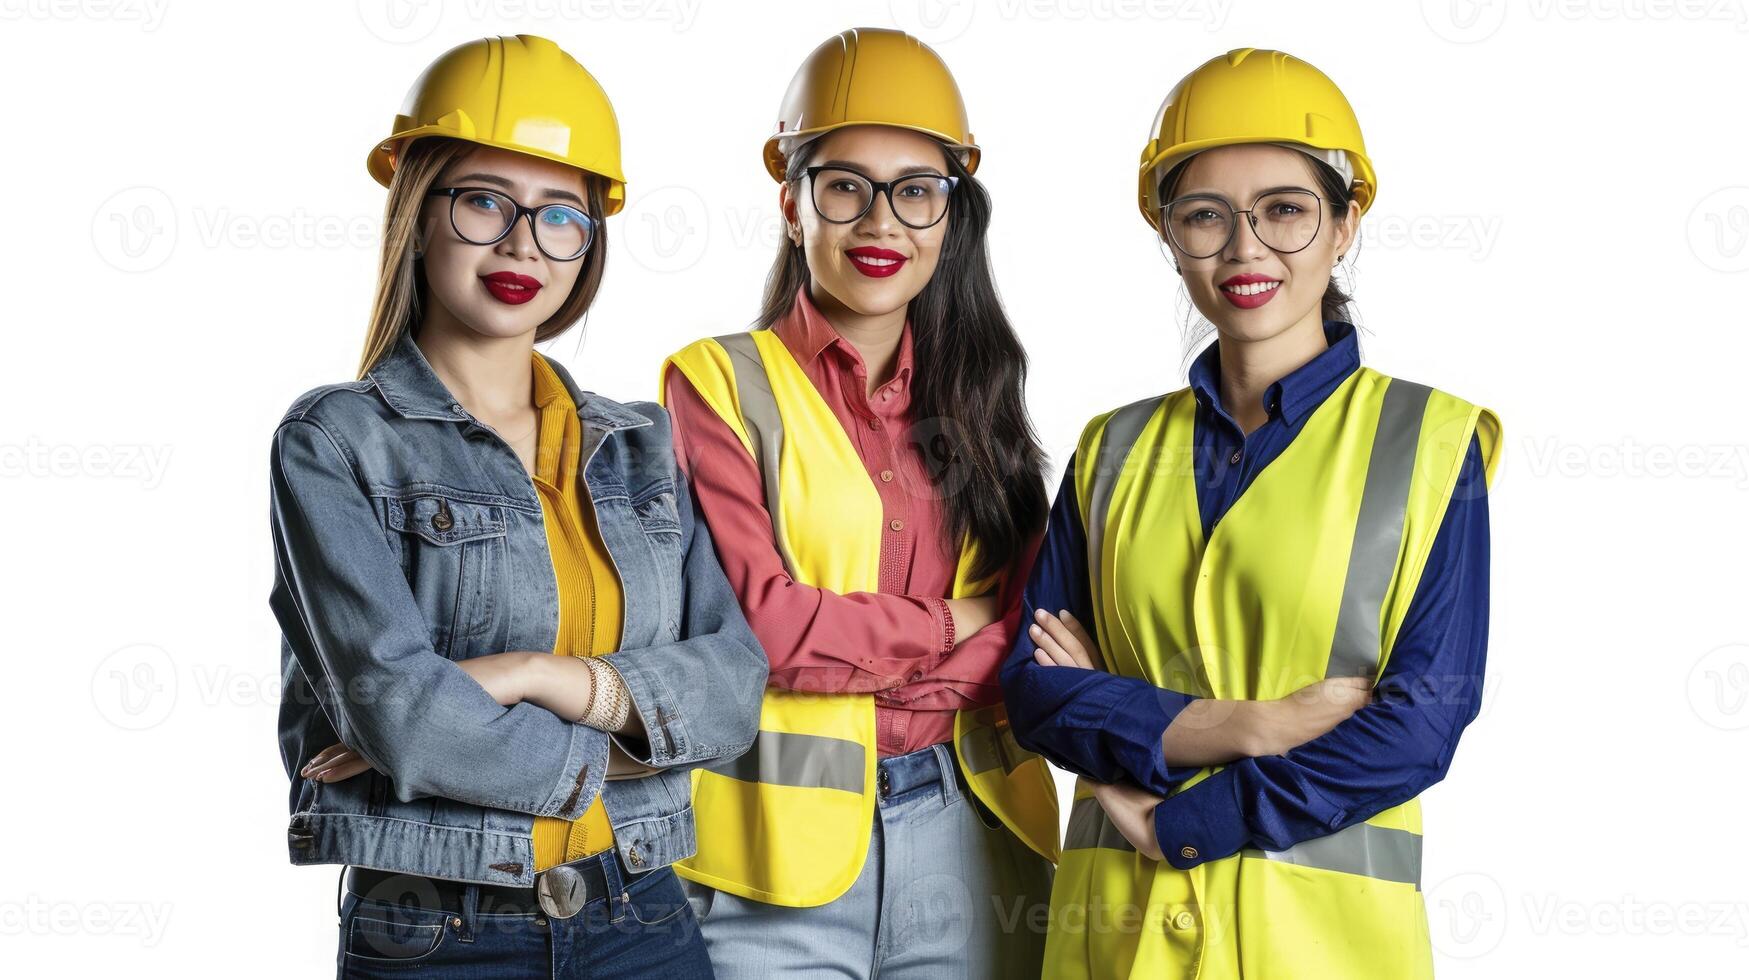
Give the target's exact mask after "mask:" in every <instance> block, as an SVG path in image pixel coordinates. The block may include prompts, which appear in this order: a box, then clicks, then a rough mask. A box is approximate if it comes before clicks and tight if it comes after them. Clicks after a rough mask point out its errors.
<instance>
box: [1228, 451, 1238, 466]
mask: <svg viewBox="0 0 1749 980" xmlns="http://www.w3.org/2000/svg"><path fill="white" fill-rule="evenodd" d="M1227 462H1229V463H1238V462H1239V450H1237V449H1235V450H1233V455H1231V456H1228V457H1227Z"/></svg>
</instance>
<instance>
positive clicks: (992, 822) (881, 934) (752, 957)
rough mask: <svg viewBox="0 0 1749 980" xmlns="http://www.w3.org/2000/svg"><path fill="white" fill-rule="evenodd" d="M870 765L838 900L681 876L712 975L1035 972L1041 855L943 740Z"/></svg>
mask: <svg viewBox="0 0 1749 980" xmlns="http://www.w3.org/2000/svg"><path fill="white" fill-rule="evenodd" d="M880 767H881V770H882V774H883V775H884V776H885V777H886V778H885V780H884V782H885V783H886V784H887V786H888V787H889V789H888V791H887V792H886V793H885V794H883V795H882V796H881V797H880V798H879V805H878V806H877V807H876V808H875V816H874V826H873V828H872V830H871V832H872V834H873V836H872V837H871V838H870V839H869V847H868V858H867V860H866V861H864V862H863V866H862V872H861V874H859V875H858V877H857V879H856V882H855V883H854V884H852V885H851V886H850V890H849V891H847V892H845V893H844V894H843V895H840V896H839V897H838V898H837V899H836V900H834V901H832V902H830V903H828V904H826V905H820V906H815V907H813V908H789V907H786V906H782V905H770V904H767V903H765V902H759V901H755V900H753V899H749V898H742V897H741V896H739V895H735V894H732V893H730V892H726V891H722V890H720V889H716V888H712V887H710V886H708V885H701V884H699V883H697V882H694V881H684V880H683V881H682V884H683V885H684V887H685V889H686V893H687V895H688V896H689V897H690V899H691V901H692V907H693V911H694V912H695V913H697V917H698V922H699V923H700V928H701V930H702V932H703V934H704V940H705V945H706V946H707V947H708V948H709V950H710V958H711V963H712V965H713V966H714V967H715V968H716V971H717V976H719V977H724V978H730V980H764V978H766V977H807V978H815V977H858V978H867V977H876V976H878V977H880V978H882V980H900V978H912V977H915V978H917V980H949V978H972V977H976V978H986V977H987V978H991V980H996V978H1000V980H1012V978H1022V977H1037V976H1038V975H1039V969H1040V966H1041V962H1042V960H1043V958H1044V945H1045V929H1046V926H1047V924H1048V918H1049V902H1050V894H1051V863H1050V862H1049V861H1047V860H1045V859H1044V858H1042V857H1040V856H1039V855H1038V854H1036V853H1034V852H1033V850H1032V849H1031V848H1029V847H1027V846H1026V845H1025V844H1024V843H1022V842H1021V840H1020V839H1019V838H1018V837H1015V836H1014V833H1013V832H1012V831H1010V830H1009V829H1008V828H1007V827H1005V826H1003V825H1002V824H1001V823H999V822H998V821H997V820H996V818H995V816H994V815H993V814H991V813H990V811H989V810H988V809H986V808H985V807H984V805H983V804H982V803H980V802H978V800H977V799H976V798H975V797H973V796H972V795H971V793H970V792H969V791H968V790H967V789H966V787H965V783H964V781H963V780H962V779H961V778H960V777H959V767H958V766H957V765H956V764H955V763H954V758H953V750H952V749H950V748H948V746H947V745H946V744H941V745H932V746H929V747H928V748H925V749H919V750H917V751H916V752H910V753H907V754H905V755H900V756H892V757H889V758H886V759H882V760H880Z"/></svg>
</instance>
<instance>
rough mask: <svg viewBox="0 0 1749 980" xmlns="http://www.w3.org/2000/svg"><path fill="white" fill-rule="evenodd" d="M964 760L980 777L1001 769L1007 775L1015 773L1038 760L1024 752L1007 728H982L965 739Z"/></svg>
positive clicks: (962, 739)
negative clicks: (982, 773)
mask: <svg viewBox="0 0 1749 980" xmlns="http://www.w3.org/2000/svg"><path fill="white" fill-rule="evenodd" d="M960 758H961V759H963V760H965V764H966V768H967V769H969V770H971V772H972V773H973V774H974V775H976V774H977V773H980V772H989V771H990V770H992V769H994V768H996V767H997V766H1001V767H1002V771H1003V772H1013V771H1014V770H1015V769H1018V768H1019V767H1020V766H1021V765H1023V764H1025V763H1027V762H1030V761H1032V760H1033V759H1036V758H1038V756H1037V755H1036V754H1034V753H1032V752H1029V751H1027V750H1026V749H1023V748H1021V747H1020V743H1019V742H1017V741H1015V740H1014V731H1013V729H1011V728H1009V727H1008V726H1007V725H1001V726H997V725H980V726H979V727H977V728H974V729H972V730H971V731H969V732H966V733H965V735H963V736H961V738H960Z"/></svg>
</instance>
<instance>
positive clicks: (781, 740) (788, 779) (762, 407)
mask: <svg viewBox="0 0 1749 980" xmlns="http://www.w3.org/2000/svg"><path fill="white" fill-rule="evenodd" d="M714 339H715V340H716V342H717V343H718V344H721V345H722V347H723V349H724V350H726V351H728V352H729V364H730V366H731V367H732V368H733V369H734V371H735V395H736V398H737V400H739V402H740V404H741V424H742V425H743V426H744V427H746V429H747V437H748V438H749V439H751V440H752V442H753V459H754V462H755V463H756V464H758V466H759V473H760V476H761V477H762V479H763V481H764V484H765V509H766V510H767V511H768V512H770V514H771V530H772V542H773V543H774V544H775V545H776V546H777V551H778V554H779V555H781V556H782V557H783V564H784V569H785V570H786V571H788V572H789V574H790V577H791V578H798V580H799V577H798V576H797V575H796V562H795V558H794V556H792V555H791V554H790V552H789V547H788V546H787V545H786V544H785V543H784V535H783V506H782V501H781V499H780V498H779V497H778V482H777V478H778V474H777V467H778V463H779V461H780V460H781V459H782V458H783V415H782V414H781V413H780V412H779V411H778V410H777V396H775V395H773V394H772V393H771V376H770V375H768V374H766V373H765V358H764V357H763V356H761V355H760V353H759V345H758V344H757V343H755V342H754V341H753V335H752V334H749V333H732V334H727V335H725V336H722V337H716V338H714ZM866 765H867V756H866V750H865V749H864V748H863V747H862V745H861V744H859V743H857V742H852V741H849V740H847V739H842V738H829V737H827V736H824V735H799V734H796V733H794V732H772V731H763V730H762V731H760V733H759V735H758V737H757V738H756V739H755V741H754V742H753V747H752V748H750V749H748V750H747V751H746V752H745V753H743V754H742V755H741V756H739V757H738V758H736V759H733V760H731V761H729V762H725V763H723V764H721V765H718V766H712V767H710V769H709V770H708V771H710V772H714V773H716V774H717V775H719V776H727V777H729V778H730V779H739V780H741V781H742V782H748V783H770V784H774V785H778V786H801V787H806V788H824V789H841V790H844V791H845V792H848V793H861V792H864V780H865V779H866V778H867V776H868V772H867V769H866V768H865V767H866Z"/></svg>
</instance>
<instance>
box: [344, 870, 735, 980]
mask: <svg viewBox="0 0 1749 980" xmlns="http://www.w3.org/2000/svg"><path fill="white" fill-rule="evenodd" d="M599 859H600V860H601V867H602V870H603V871H604V872H605V874H606V877H607V881H608V889H607V890H608V894H609V895H611V896H613V897H611V898H602V899H596V900H595V901H592V902H590V903H588V904H587V905H585V906H584V907H583V909H582V911H580V912H578V913H577V914H576V915H574V916H572V917H571V918H569V919H555V918H552V917H550V916H548V915H546V914H545V913H544V912H542V911H541V910H540V909H539V907H535V908H533V909H532V910H524V909H513V910H495V909H493V908H491V907H490V906H488V907H485V908H482V907H481V906H480V902H479V899H478V893H479V889H478V888H477V886H468V887H467V889H466V892H465V897H464V898H463V900H462V904H463V906H464V907H463V909H462V910H461V911H460V912H454V911H447V910H445V909H442V908H435V907H433V906H432V904H431V903H429V902H418V901H411V902H406V903H402V902H399V901H381V900H378V899H376V898H364V897H360V896H358V895H356V894H353V893H352V892H351V891H350V890H348V891H346V892H344V895H343V898H342V900H341V905H340V953H339V964H338V965H339V971H338V976H339V977H341V978H342V980H347V978H364V980H368V978H373V977H404V976H406V975H408V974H409V973H412V974H418V975H420V976H427V977H440V978H446V980H523V978H527V980H537V978H539V980H568V978H582V977H590V978H615V977H651V976H659V977H661V978H663V980H694V978H710V977H712V976H713V974H712V972H711V964H710V958H709V956H708V955H707V954H706V952H705V946H704V942H703V940H702V939H701V938H700V937H699V934H698V922H697V920H696V919H695V918H694V917H693V913H692V909H691V908H690V907H689V906H688V904H687V901H686V893H685V892H683V891H682V890H681V888H680V879H679V878H678V877H677V876H676V875H675V874H674V869H673V868H671V867H663V868H658V869H656V870H654V871H649V872H646V873H643V874H639V875H635V876H629V877H628V876H627V875H626V874H625V873H624V870H623V869H622V868H621V867H620V865H619V862H618V861H616V860H614V855H613V852H611V851H608V852H606V853H604V854H603V855H601V856H600V858H599Z"/></svg>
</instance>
